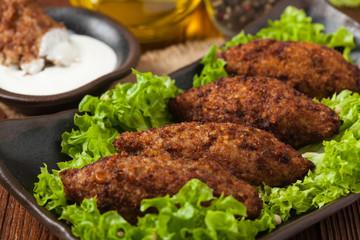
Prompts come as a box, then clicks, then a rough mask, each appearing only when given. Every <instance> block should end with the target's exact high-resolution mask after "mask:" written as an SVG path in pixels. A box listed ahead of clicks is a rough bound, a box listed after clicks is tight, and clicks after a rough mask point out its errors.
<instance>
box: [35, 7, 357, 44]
mask: <svg viewBox="0 0 360 240" xmlns="http://www.w3.org/2000/svg"><path fill="white" fill-rule="evenodd" d="M39 1H40V4H42V5H43V6H51V5H53V6H59V5H69V3H70V4H71V5H72V6H76V7H84V8H88V9H91V10H95V11H99V12H102V13H104V14H106V15H108V16H110V17H112V18H114V19H116V20H117V21H119V22H120V23H122V24H123V25H125V26H126V27H127V28H128V29H129V30H130V31H131V32H132V33H133V34H134V35H135V36H136V38H137V39H138V41H139V42H140V44H141V46H142V50H143V51H146V50H150V49H157V48H163V47H167V46H169V45H172V44H175V43H183V42H185V41H188V40H202V39H206V38H217V37H224V38H229V37H231V36H233V35H235V34H236V33H238V32H240V31H241V29H243V27H244V26H246V24H248V23H249V22H251V21H253V20H255V19H256V18H257V17H259V16H260V15H262V14H264V13H266V12H267V11H269V10H270V9H271V8H272V7H273V6H274V5H275V4H276V3H278V2H281V1H282V0H55V1H54V0H39ZM329 3H330V4H333V5H334V6H335V7H336V8H338V9H340V10H341V11H342V12H344V13H346V14H348V15H349V16H351V17H352V18H354V19H355V20H357V21H360V14H359V13H360V10H359V6H360V0H329Z"/></svg>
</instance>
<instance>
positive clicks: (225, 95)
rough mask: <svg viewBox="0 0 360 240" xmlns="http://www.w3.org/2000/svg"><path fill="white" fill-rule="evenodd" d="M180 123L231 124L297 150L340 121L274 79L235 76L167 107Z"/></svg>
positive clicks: (327, 134)
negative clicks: (264, 133) (263, 132)
mask: <svg viewBox="0 0 360 240" xmlns="http://www.w3.org/2000/svg"><path fill="white" fill-rule="evenodd" d="M169 108H170V111H171V112H172V114H173V115H174V116H175V117H176V118H177V119H178V120H179V121H188V122H191V121H201V122H234V123H238V124H243V125H245V126H252V127H256V128H260V129H263V130H266V131H268V132H271V133H273V134H274V135H275V136H276V137H277V138H279V139H280V140H281V141H283V142H285V143H287V144H290V145H291V146H293V147H295V148H297V147H301V146H304V145H306V144H310V143H314V142H318V141H321V140H324V139H326V138H328V137H331V136H333V135H334V134H336V133H337V132H338V130H339V128H340V126H341V121H340V118H339V116H338V115H337V114H336V113H335V112H334V111H333V110H332V109H330V108H329V107H327V106H325V105H324V104H321V103H316V102H314V101H313V100H312V99H310V98H309V97H307V96H305V95H304V94H302V93H300V92H298V91H297V90H295V89H293V88H292V87H290V86H288V85H286V84H285V83H284V82H281V81H279V80H277V79H274V78H268V77H262V76H257V77H252V76H234V77H227V78H223V79H219V80H218V81H215V82H212V83H209V84H206V85H203V86H200V87H197V88H191V89H189V90H187V91H185V92H183V93H181V94H179V95H178V96H176V98H174V99H172V100H171V101H170V103H169Z"/></svg>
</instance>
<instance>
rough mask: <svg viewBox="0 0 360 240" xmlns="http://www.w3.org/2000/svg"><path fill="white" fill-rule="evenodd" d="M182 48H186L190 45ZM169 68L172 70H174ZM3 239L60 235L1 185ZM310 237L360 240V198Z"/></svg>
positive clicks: (299, 238)
mask: <svg viewBox="0 0 360 240" xmlns="http://www.w3.org/2000/svg"><path fill="white" fill-rule="evenodd" d="M40 3H41V5H42V6H65V5H68V2H67V0H40ZM359 15H360V14H359ZM197 17H204V12H199V13H197ZM215 35H216V34H215ZM209 44H210V43H209ZM211 44H212V43H211ZM181 47H183V48H186V47H187V45H184V46H181ZM196 47H197V46H196ZM147 50H150V49H147ZM170 50H171V49H170ZM201 54H202V53H201ZM154 55H155V56H157V57H161V52H159V54H158V55H157V52H153V53H152V54H148V53H146V54H144V56H143V57H142V60H141V61H140V64H139V65H140V66H142V68H143V69H145V70H149V69H151V64H150V65H149V64H146V63H149V62H152V61H151V59H152V58H154ZM195 58H196V56H195ZM163 68H167V66H165V65H164V66H163ZM168 70H169V71H170V69H168ZM158 74H160V73H158ZM4 117H5V116H4V114H3V111H2V110H1V108H0V121H1V119H3V118H4ZM0 239H1V240H15V239H19V240H20V239H21V240H22V239H28V240H38V239H41V240H43V239H44V240H45V239H50V240H53V239H58V238H57V237H56V236H55V235H54V234H52V233H51V232H50V231H49V230H48V229H47V228H46V227H44V226H43V225H42V224H41V223H39V222H38V221H37V220H36V219H35V218H33V217H32V216H31V215H30V214H29V212H28V211H26V209H24V208H23V207H22V206H21V205H20V204H19V203H18V202H17V201H16V200H15V199H14V198H13V197H12V196H11V195H10V194H9V193H8V192H7V191H6V190H5V189H4V188H3V187H2V186H1V185H0ZM310 239H311V240H312V239H324V240H325V239H329V240H331V239H335V240H337V239H342V240H343V239H344V240H346V239H349V240H358V239H360V200H359V201H357V202H356V203H354V204H352V205H351V206H349V207H346V208H344V209H343V210H341V211H339V212H338V213H336V214H334V215H333V216H330V217H328V218H326V219H324V220H322V221H320V222H319V223H316V224H314V225H313V226H311V227H310V228H308V229H306V230H305V231H303V232H301V233H299V234H297V235H295V236H294V237H293V238H291V240H310Z"/></svg>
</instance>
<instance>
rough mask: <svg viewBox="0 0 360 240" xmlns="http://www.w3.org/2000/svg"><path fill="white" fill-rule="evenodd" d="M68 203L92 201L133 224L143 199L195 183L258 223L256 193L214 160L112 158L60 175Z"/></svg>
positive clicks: (171, 193) (257, 195)
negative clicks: (235, 204)
mask: <svg viewBox="0 0 360 240" xmlns="http://www.w3.org/2000/svg"><path fill="white" fill-rule="evenodd" d="M60 176H61V180H62V182H63V184H64V191H65V196H66V198H67V200H68V201H72V202H77V203H81V202H82V200H83V199H84V198H92V197H95V196H96V201H97V205H98V207H99V209H100V211H102V212H104V211H108V210H117V211H118V212H119V213H120V214H121V215H122V216H123V217H124V218H125V219H126V220H128V221H129V222H131V223H136V221H137V217H138V216H140V215H142V213H141V212H140V202H141V200H142V199H145V198H146V199H149V198H155V197H162V196H165V195H167V194H169V195H170V196H171V195H174V194H176V193H178V191H179V190H180V189H181V187H183V186H184V185H185V184H186V183H187V182H188V181H189V180H191V179H193V178H197V179H199V180H201V181H203V182H204V183H206V184H207V185H208V186H209V187H210V188H213V189H214V192H213V194H214V196H217V197H219V196H220V195H221V194H222V193H224V195H226V196H229V195H231V196H233V197H234V198H235V199H237V200H239V201H240V202H242V203H243V204H244V205H245V206H246V207H247V215H248V217H249V218H251V219H254V218H257V217H258V216H259V214H260V212H261V209H262V205H263V203H262V200H261V199H260V198H259V193H258V192H257V190H256V189H255V188H254V187H252V186H251V185H249V184H248V183H246V182H244V181H242V180H240V179H238V178H236V177H235V176H233V175H232V174H231V173H230V171H229V170H227V169H225V168H223V167H222V166H221V165H220V164H218V163H216V162H212V161H207V162H202V161H189V160H184V159H181V158H178V159H172V158H169V157H166V156H156V157H147V156H128V155H112V156H107V157H104V158H102V159H100V160H98V161H97V162H94V163H92V164H89V165H86V166H85V167H83V168H81V169H67V170H64V171H62V172H61V173H60Z"/></svg>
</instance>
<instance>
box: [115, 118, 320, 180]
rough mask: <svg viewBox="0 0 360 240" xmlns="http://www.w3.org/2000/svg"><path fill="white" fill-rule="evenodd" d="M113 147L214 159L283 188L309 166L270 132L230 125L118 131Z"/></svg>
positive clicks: (196, 124)
mask: <svg viewBox="0 0 360 240" xmlns="http://www.w3.org/2000/svg"><path fill="white" fill-rule="evenodd" d="M114 146H115V148H116V150H117V151H118V152H119V153H120V154H130V155H146V156H170V157H175V158H186V159H189V160H198V161H204V162H205V161H215V162H217V163H219V164H221V165H222V166H223V167H225V168H227V169H229V170H230V171H231V172H232V174H234V175H235V176H236V177H238V178H239V179H243V180H245V181H247V182H249V183H250V184H252V185H262V184H263V183H265V184H267V185H269V186H272V187H274V186H285V185H288V184H290V183H293V182H295V181H296V180H297V179H301V178H303V177H304V176H305V175H306V174H307V173H308V171H309V170H310V169H313V168H314V164H313V163H312V162H311V161H309V160H307V159H305V158H303V157H302V156H301V154H300V153H298V152H296V151H295V150H294V149H293V148H291V147H290V146H289V145H287V144H284V143H282V142H280V141H279V140H278V139H277V138H276V137H275V136H274V135H273V134H271V133H269V132H266V131H263V130H260V129H257V128H253V127H246V126H242V125H240V124H236V123H201V122H184V123H179V124H171V125H166V126H163V127H160V128H152V129H149V130H146V131H138V132H124V133H122V134H120V135H119V136H118V137H116V139H115V141H114Z"/></svg>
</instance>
